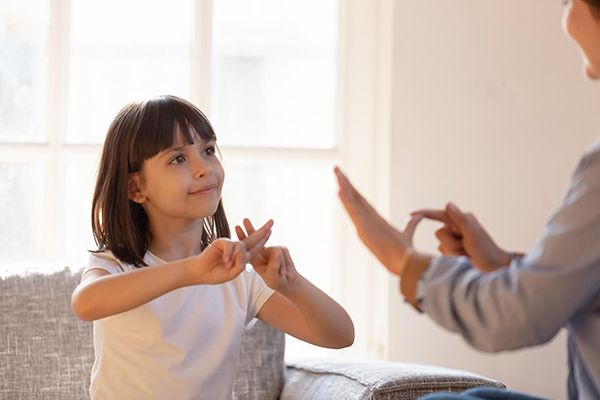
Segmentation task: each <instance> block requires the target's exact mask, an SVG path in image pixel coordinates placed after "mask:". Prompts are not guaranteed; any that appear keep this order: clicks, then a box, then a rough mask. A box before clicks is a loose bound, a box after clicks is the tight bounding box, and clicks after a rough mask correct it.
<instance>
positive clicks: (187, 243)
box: [148, 219, 203, 261]
mask: <svg viewBox="0 0 600 400" xmlns="http://www.w3.org/2000/svg"><path fill="white" fill-rule="evenodd" d="M202 223H203V220H202V219H198V220H195V221H182V222H179V221H177V222H174V221H171V222H165V221H161V222H160V223H155V224H152V222H149V224H148V229H149V230H150V234H151V240H150V243H149V245H148V250H149V251H150V252H152V253H153V254H154V255H156V256H157V257H159V258H161V259H162V260H165V261H176V260H180V259H182V258H187V257H191V256H195V255H198V254H199V253H200V251H201V239H202V231H203V228H202Z"/></svg>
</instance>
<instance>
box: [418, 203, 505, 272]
mask: <svg viewBox="0 0 600 400" xmlns="http://www.w3.org/2000/svg"><path fill="white" fill-rule="evenodd" d="M413 214H414V215H421V216H423V217H425V218H429V219H432V220H435V221H439V222H442V223H443V224H444V226H442V227H441V228H440V229H438V230H437V231H436V232H435V236H436V237H437V238H438V240H439V242H440V245H439V247H438V249H439V250H440V252H441V253H442V254H446V255H453V256H462V255H464V256H467V257H469V258H470V259H471V264H473V266H474V267H475V268H477V269H478V270H480V271H481V272H491V271H495V270H497V269H498V268H501V267H504V266H507V265H508V264H510V261H511V256H510V254H509V253H508V252H506V251H505V250H502V249H501V248H500V247H498V245H496V243H495V242H494V240H493V239H492V238H491V237H490V235H489V234H488V233H487V232H486V230H485V229H484V228H483V227H482V226H481V224H480V223H479V221H478V220H477V218H476V217H475V216H474V215H473V214H471V213H464V212H462V211H461V210H460V209H459V208H458V207H457V206H455V205H454V204H452V203H448V205H447V206H446V208H445V209H444V210H418V211H415V212H414V213H413Z"/></svg>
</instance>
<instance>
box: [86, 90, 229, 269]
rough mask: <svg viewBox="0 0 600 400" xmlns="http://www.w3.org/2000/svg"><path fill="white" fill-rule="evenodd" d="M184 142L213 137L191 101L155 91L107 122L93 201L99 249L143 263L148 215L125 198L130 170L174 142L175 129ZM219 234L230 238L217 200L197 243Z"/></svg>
mask: <svg viewBox="0 0 600 400" xmlns="http://www.w3.org/2000/svg"><path fill="white" fill-rule="evenodd" d="M177 127H178V128H179V130H180V132H181V133H182V138H183V139H184V140H185V141H186V142H187V143H188V144H193V143H194V137H195V136H197V137H199V138H201V139H202V140H204V141H209V140H213V141H216V139H217V138H216V135H215V132H214V130H213V128H212V126H211V125H210V122H209V121H208V119H207V118H206V116H205V115H204V114H203V113H202V112H201V111H200V110H199V109H198V108H196V107H195V106H194V105H193V104H191V103H189V102H188V101H185V100H183V99H180V98H178V97H175V96H159V97H155V98H152V99H149V100H146V101H142V102H136V103H131V104H128V105H126V106H125V107H123V109H121V111H119V113H118V114H117V116H116V117H115V119H114V120H113V121H112V123H111V125H110V127H109V129H108V133H107V135H106V140H105V141H104V146H103V149H102V156H101V159H100V166H99V169H98V177H97V181H96V188H95V190H94V198H93V201H92V231H93V233H94V240H95V241H96V244H97V245H98V249H97V250H95V251H93V252H94V253H98V252H102V251H106V250H109V251H111V252H112V253H113V254H114V255H115V256H116V257H117V258H118V259H119V260H121V261H123V262H126V263H129V264H133V265H134V266H136V267H141V266H145V265H146V264H145V263H144V255H145V254H146V251H147V249H148V244H149V242H150V239H151V237H150V232H149V230H148V217H147V215H146V212H145V211H144V209H143V208H142V206H141V205H140V204H138V203H135V202H133V201H131V200H129V197H128V182H129V175H130V174H131V173H134V172H138V171H139V170H140V168H141V166H142V163H143V162H144V161H145V160H147V159H149V158H152V157H153V156H155V155H156V154H158V153H159V152H160V151H162V150H165V149H167V148H169V147H171V146H173V142H174V139H175V131H176V128H177ZM219 237H230V232H229V224H228V223H227V218H226V216H225V211H224V209H223V203H222V200H219V204H218V207H217V211H216V212H215V214H214V215H212V216H209V217H206V218H204V224H203V231H202V239H201V243H200V244H201V248H202V249H204V248H206V246H208V245H209V244H210V243H211V242H212V241H213V240H215V239H216V238H219Z"/></svg>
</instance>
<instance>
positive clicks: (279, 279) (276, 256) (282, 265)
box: [235, 218, 299, 293]
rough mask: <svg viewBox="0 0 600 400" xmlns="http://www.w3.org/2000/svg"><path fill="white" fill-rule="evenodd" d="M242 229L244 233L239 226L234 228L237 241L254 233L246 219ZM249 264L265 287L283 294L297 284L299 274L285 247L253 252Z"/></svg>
mask: <svg viewBox="0 0 600 400" xmlns="http://www.w3.org/2000/svg"><path fill="white" fill-rule="evenodd" d="M244 227H245V228H246V231H244V229H242V227H240V226H239V225H236V227H235V233H236V234H237V237H238V239H239V240H244V239H245V238H246V236H247V235H251V234H252V233H253V232H254V231H255V229H254V226H253V225H252V223H251V222H250V220H249V219H247V218H245V219H244ZM250 264H252V266H253V267H254V270H255V271H256V272H257V273H258V274H259V275H260V276H261V278H262V279H263V280H264V281H265V283H266V284H267V286H269V287H270V288H271V289H273V290H276V291H279V292H282V293H283V292H285V291H287V290H292V289H293V287H294V284H295V283H296V282H298V276H299V274H298V272H297V271H296V267H295V266H294V262H293V261H292V257H291V256H290V252H289V250H288V249H287V248H286V247H282V246H273V247H264V248H263V249H262V251H254V252H252V253H251V257H250Z"/></svg>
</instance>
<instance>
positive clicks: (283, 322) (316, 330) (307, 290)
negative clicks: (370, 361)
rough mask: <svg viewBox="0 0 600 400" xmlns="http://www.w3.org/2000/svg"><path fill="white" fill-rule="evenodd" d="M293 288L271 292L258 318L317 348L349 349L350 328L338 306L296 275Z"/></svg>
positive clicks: (351, 332) (345, 315)
mask: <svg viewBox="0 0 600 400" xmlns="http://www.w3.org/2000/svg"><path fill="white" fill-rule="evenodd" d="M293 286H294V287H293V288H290V289H289V290H278V291H277V292H275V293H273V295H272V296H271V297H270V298H269V300H267V301H266V302H265V304H264V305H263V306H262V308H261V309H260V311H259V313H258V318H260V319H261V320H263V321H265V322H266V323H268V324H269V325H271V326H273V327H275V328H277V329H279V330H281V331H283V332H285V333H287V334H290V335H292V336H294V337H296V338H298V339H301V340H303V341H305V342H308V343H312V344H314V345H317V346H322V347H329V348H334V349H340V348H343V347H348V346H351V345H352V343H353V342H354V325H353V324H352V320H351V319H350V317H349V316H348V313H346V311H345V310H344V309H343V308H342V306H340V305H339V304H338V303H336V302H335V301H334V300H333V299H332V298H330V297H329V296H327V295H326V294H325V293H323V292H322V291H321V290H319V289H318V288H317V287H316V286H314V285H313V284H312V283H310V282H309V281H308V280H307V279H305V278H304V277H302V276H300V275H298V278H297V281H296V283H295V285H293Z"/></svg>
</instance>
